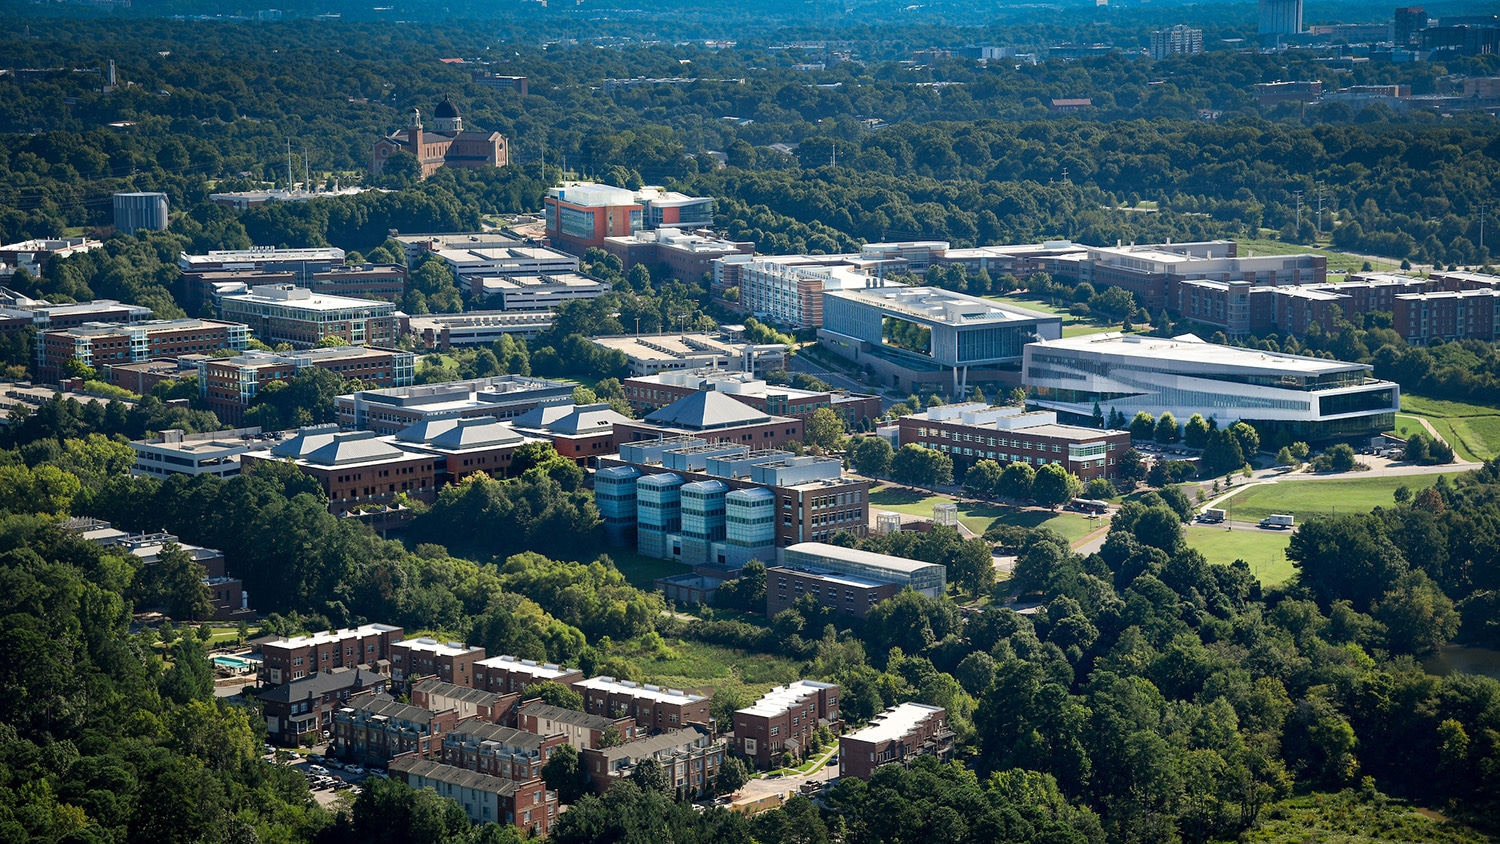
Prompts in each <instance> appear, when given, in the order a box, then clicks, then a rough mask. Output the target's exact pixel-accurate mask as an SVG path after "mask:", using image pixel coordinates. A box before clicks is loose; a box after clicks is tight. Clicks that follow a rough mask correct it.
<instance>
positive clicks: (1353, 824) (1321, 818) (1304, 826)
mask: <svg viewBox="0 0 1500 844" xmlns="http://www.w3.org/2000/svg"><path fill="white" fill-rule="evenodd" d="M1239 840H1240V841H1245V842H1259V841H1266V842H1276V844H1291V842H1299V844H1300V842H1323V843H1324V844H1335V842H1336V844H1397V842H1410V841H1424V842H1429V844H1484V842H1489V841H1493V840H1494V839H1492V838H1490V837H1489V836H1487V835H1484V834H1483V833H1481V832H1479V831H1477V830H1474V829H1471V828H1469V827H1467V826H1464V825H1462V824H1459V823H1455V822H1453V821H1450V820H1448V819H1447V818H1444V817H1443V816H1442V815H1439V814H1438V813H1436V812H1433V811H1431V810H1422V809H1416V808H1413V807H1411V806H1408V805H1405V804H1403V803H1402V802H1400V801H1397V800H1381V801H1375V800H1371V799H1368V798H1366V797H1364V796H1363V795H1361V794H1359V793H1356V792H1354V791H1352V790H1349V791H1343V792H1340V793H1338V794H1327V793H1319V794H1310V795H1307V796H1305V797H1294V798H1292V799H1290V800H1283V801H1281V802H1279V803H1274V804H1272V805H1270V806H1267V807H1266V809H1265V811H1263V812H1261V819H1260V822H1259V823H1257V824H1256V825H1255V826H1254V828H1252V829H1250V830H1247V831H1246V832H1245V833H1243V834H1242V835H1241V836H1240V838H1239Z"/></svg>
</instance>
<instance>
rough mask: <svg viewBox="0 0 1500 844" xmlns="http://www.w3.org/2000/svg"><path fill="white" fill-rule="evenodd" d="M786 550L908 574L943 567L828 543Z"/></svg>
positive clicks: (803, 545)
mask: <svg viewBox="0 0 1500 844" xmlns="http://www.w3.org/2000/svg"><path fill="white" fill-rule="evenodd" d="M786 550H787V551H788V552H797V553H800V554H807V555H809V556H812V557H817V558H819V559H823V560H841V561H843V562H847V563H860V564H862V565H867V566H875V567H877V568H882V569H886V570H888V571H899V572H905V573H907V574H912V573H915V572H919V571H925V570H927V569H930V568H933V567H937V568H942V567H943V566H942V564H941V563H924V562H922V561H921V560H910V559H907V558H906V557H894V556H891V555H890V554H877V553H875V552H874V551H861V550H859V549H858V548H845V547H843V546H842V545H830V544H829V543H826V542H798V543H796V544H795V545H788V546H787V548H786ZM814 565H816V564H814Z"/></svg>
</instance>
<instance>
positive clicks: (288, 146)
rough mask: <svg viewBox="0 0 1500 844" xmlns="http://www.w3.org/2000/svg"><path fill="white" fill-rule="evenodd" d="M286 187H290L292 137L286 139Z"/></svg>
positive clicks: (288, 189) (289, 188)
mask: <svg viewBox="0 0 1500 844" xmlns="http://www.w3.org/2000/svg"><path fill="white" fill-rule="evenodd" d="M286 189H287V191H288V192H290V191H291V189H292V139H291V138H287V139H286Z"/></svg>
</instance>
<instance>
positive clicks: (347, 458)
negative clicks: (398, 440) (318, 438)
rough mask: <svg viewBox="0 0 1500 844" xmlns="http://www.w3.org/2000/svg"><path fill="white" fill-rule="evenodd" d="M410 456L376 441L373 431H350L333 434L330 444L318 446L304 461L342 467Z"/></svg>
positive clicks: (379, 440) (392, 446)
mask: <svg viewBox="0 0 1500 844" xmlns="http://www.w3.org/2000/svg"><path fill="white" fill-rule="evenodd" d="M410 456H412V455H411V454H410V452H406V451H403V450H401V449H399V448H397V447H395V446H394V445H391V444H390V443H388V442H386V441H384V440H381V439H377V435H376V433H375V432H374V431H351V432H349V433H346V434H335V435H334V436H333V439H332V440H331V441H330V442H327V443H324V444H323V445H321V446H318V447H317V448H315V449H313V451H312V452H311V453H310V454H307V455H305V459H306V460H307V462H309V463H317V464H319V465H321V466H342V465H345V464H348V463H365V462H368V461H372V460H390V459H392V458H400V457H410Z"/></svg>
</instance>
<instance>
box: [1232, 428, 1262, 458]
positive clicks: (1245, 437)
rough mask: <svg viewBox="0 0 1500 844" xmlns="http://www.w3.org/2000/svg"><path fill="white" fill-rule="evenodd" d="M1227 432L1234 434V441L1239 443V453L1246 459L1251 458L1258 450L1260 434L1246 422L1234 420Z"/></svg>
mask: <svg viewBox="0 0 1500 844" xmlns="http://www.w3.org/2000/svg"><path fill="white" fill-rule="evenodd" d="M1229 433H1230V434H1231V435H1233V436H1234V439H1235V442H1237V443H1239V446H1240V454H1241V455H1242V456H1243V457H1244V459H1245V460H1246V461H1249V460H1252V459H1254V457H1255V454H1256V452H1258V451H1260V434H1259V433H1258V432H1256V430H1255V428H1253V427H1251V425H1250V423H1248V422H1236V423H1234V424H1233V425H1231V426H1230V428H1229Z"/></svg>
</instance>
